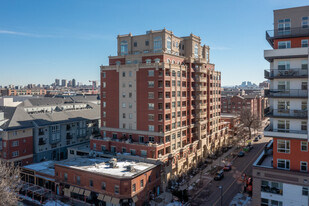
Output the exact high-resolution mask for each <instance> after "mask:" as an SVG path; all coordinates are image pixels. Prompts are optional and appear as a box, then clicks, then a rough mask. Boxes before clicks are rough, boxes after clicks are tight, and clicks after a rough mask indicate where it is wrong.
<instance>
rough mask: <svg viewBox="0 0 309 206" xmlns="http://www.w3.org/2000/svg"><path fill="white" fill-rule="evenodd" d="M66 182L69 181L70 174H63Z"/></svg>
mask: <svg viewBox="0 0 309 206" xmlns="http://www.w3.org/2000/svg"><path fill="white" fill-rule="evenodd" d="M63 178H64V181H68V173H64V174H63Z"/></svg>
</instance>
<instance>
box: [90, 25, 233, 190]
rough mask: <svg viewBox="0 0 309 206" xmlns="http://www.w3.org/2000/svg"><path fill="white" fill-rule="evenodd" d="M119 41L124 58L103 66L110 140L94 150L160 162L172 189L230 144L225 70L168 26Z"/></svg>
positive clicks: (196, 40)
mask: <svg viewBox="0 0 309 206" xmlns="http://www.w3.org/2000/svg"><path fill="white" fill-rule="evenodd" d="M117 40H118V44H117V45H118V52H117V56H110V57H109V65H108V66H101V133H102V137H95V138H92V139H91V144H90V147H91V149H93V150H95V151H103V152H108V153H112V154H116V153H118V154H119V153H123V154H130V155H132V156H140V157H143V158H149V159H156V160H160V161H161V162H162V164H163V165H165V167H164V173H162V182H163V183H164V184H165V185H163V188H165V186H166V185H167V182H168V180H170V179H171V178H177V177H178V176H180V175H182V174H184V173H186V172H187V171H188V170H189V169H190V168H193V167H195V166H196V165H197V163H198V162H200V161H202V160H203V159H205V158H206V157H207V155H208V154H210V153H214V152H216V150H219V148H220V147H222V146H223V145H225V144H226V139H227V137H228V131H227V130H228V125H227V123H226V122H223V121H220V113H221V112H220V109H221V73H220V72H218V71H216V70H215V66H214V64H211V63H210V60H209V47H208V46H206V45H201V39H200V37H198V36H195V35H193V34H191V35H190V36H187V37H177V36H175V35H174V34H173V32H171V31H168V30H166V29H163V30H158V31H147V32H146V34H143V35H136V36H133V35H132V34H128V35H118V37H117Z"/></svg>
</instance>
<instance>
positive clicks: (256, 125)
mask: <svg viewBox="0 0 309 206" xmlns="http://www.w3.org/2000/svg"><path fill="white" fill-rule="evenodd" d="M261 127H262V121H261V120H260V119H256V121H254V122H253V125H252V128H253V129H254V130H255V133H257V132H258V131H259V130H260V129H261Z"/></svg>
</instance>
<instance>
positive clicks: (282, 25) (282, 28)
mask: <svg viewBox="0 0 309 206" xmlns="http://www.w3.org/2000/svg"><path fill="white" fill-rule="evenodd" d="M290 33H291V19H279V20H278V35H282V34H290Z"/></svg>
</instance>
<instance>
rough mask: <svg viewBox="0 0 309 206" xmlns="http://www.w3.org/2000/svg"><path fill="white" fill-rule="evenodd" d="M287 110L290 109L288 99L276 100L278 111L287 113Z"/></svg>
mask: <svg viewBox="0 0 309 206" xmlns="http://www.w3.org/2000/svg"><path fill="white" fill-rule="evenodd" d="M289 110H290V101H285V100H283V101H282V100H279V101H278V112H280V113H289Z"/></svg>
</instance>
